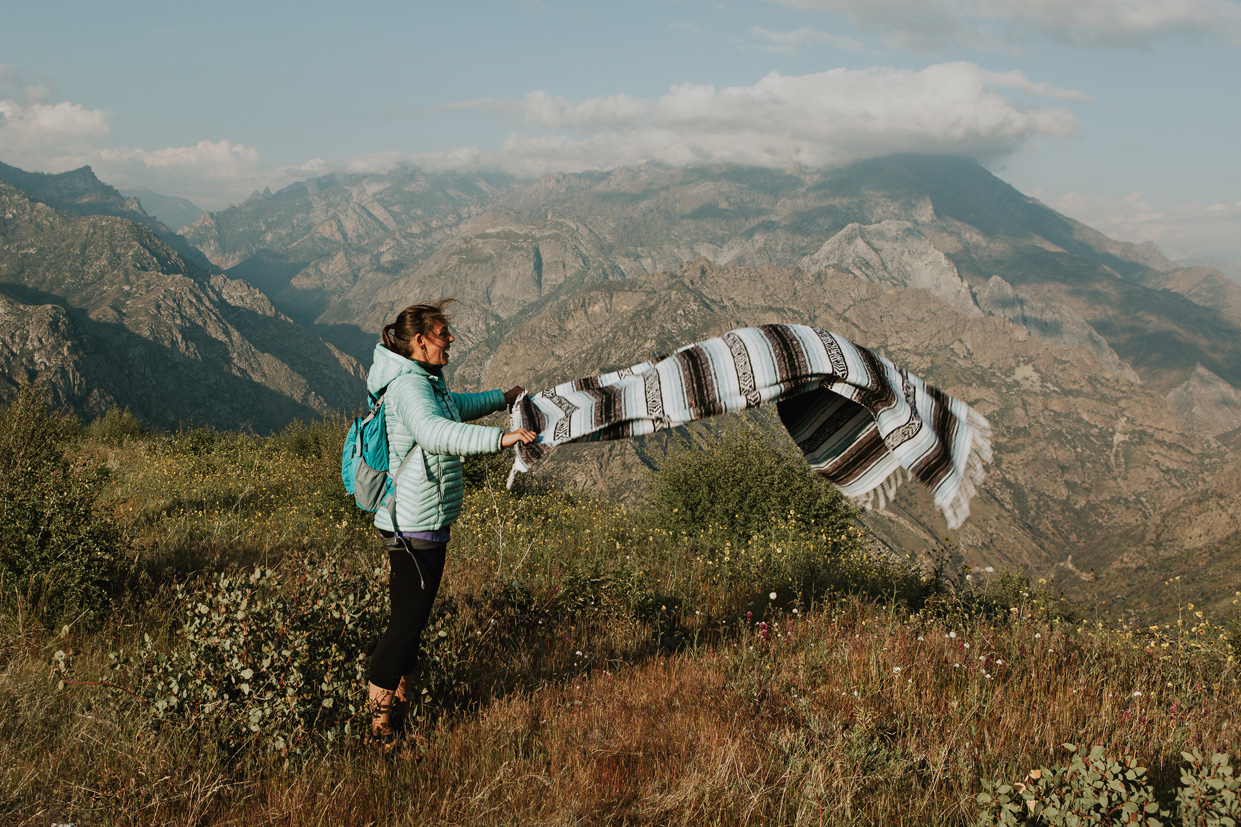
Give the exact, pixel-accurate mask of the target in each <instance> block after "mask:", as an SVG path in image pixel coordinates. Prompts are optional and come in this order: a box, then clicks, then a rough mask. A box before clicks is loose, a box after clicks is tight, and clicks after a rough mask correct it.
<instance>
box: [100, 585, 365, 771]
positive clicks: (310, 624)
mask: <svg viewBox="0 0 1241 827" xmlns="http://www.w3.org/2000/svg"><path fill="white" fill-rule="evenodd" d="M385 584H386V578H385V577H384V571H383V569H378V570H375V571H373V572H359V571H354V572H343V571H341V569H340V567H339V566H338V565H327V564H325V565H321V566H310V565H308V564H306V563H302V564H300V566H297V567H295V568H294V569H293V573H292V576H284V575H281V574H279V573H277V572H276V571H274V570H272V569H268V568H261V567H260V568H256V569H254V571H253V572H252V573H251V574H250V575H248V576H246V575H244V574H241V575H238V574H230V573H224V572H217V573H216V574H215V575H214V576H213V577H212V578H211V580H210V582H209V583H207V584H206V585H205V586H203V587H200V588H197V589H188V588H185V587H183V586H180V585H178V586H177V587H176V598H177V603H178V605H179V606H180V607H181V611H182V612H183V615H184V621H183V624H182V626H181V629H180V630H179V632H178V637H179V638H180V640H179V641H178V645H177V646H175V647H173V648H172V649H171V650H170V651H161V650H160V649H159V647H158V646H157V644H156V643H155V641H154V640H152V638H151V637H150V635H147V636H145V638H144V646H143V647H142V648H141V649H139V650H138V651H137V652H136V653H132V654H131V653H126V652H124V651H120V652H114V653H113V655H112V661H113V669H115V670H117V671H118V672H119V673H121V677H120V679H119V680H120V681H121V682H122V683H124V684H127V685H128V686H129V687H132V688H133V692H134V693H135V694H136V695H137V696H139V697H140V698H141V699H142V700H143V701H144V702H145V704H146V708H147V710H148V711H149V713H150V714H151V715H152V716H153V718H154V719H155V720H156V721H161V722H169V723H172V722H181V723H184V724H187V725H190V726H194V727H204V728H214V729H215V731H216V732H217V733H218V735H219V737H220V739H221V740H222V741H223V742H224V743H225V744H228V745H230V746H233V747H235V748H243V747H247V746H253V745H258V746H262V747H266V748H271V749H276V750H280V751H286V750H298V749H300V748H302V747H304V746H306V745H307V744H308V743H310V741H311V736H312V735H315V734H317V735H319V736H322V737H324V738H326V739H328V740H332V739H335V738H336V737H338V736H339V735H341V734H345V733H349V732H351V731H353V730H354V728H355V727H356V726H357V725H356V724H354V723H353V721H354V719H355V718H357V717H358V716H359V715H361V714H362V712H363V709H362V706H363V700H364V698H365V692H364V687H365V686H366V675H367V657H366V652H367V649H368V645H369V644H371V643H372V642H373V641H374V639H375V638H376V637H377V635H378V632H379V628H380V626H381V625H382V624H383V622H384V619H385V618H386V616H387V610H388V607H387V590H386V588H385V587H384V586H385Z"/></svg>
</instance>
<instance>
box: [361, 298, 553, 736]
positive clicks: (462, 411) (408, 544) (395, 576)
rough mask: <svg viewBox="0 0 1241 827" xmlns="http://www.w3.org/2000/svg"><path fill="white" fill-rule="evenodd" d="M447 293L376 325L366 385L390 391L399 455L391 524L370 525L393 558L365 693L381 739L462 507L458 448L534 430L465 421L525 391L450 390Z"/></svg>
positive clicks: (408, 673) (507, 440)
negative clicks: (385, 612) (378, 332)
mask: <svg viewBox="0 0 1241 827" xmlns="http://www.w3.org/2000/svg"><path fill="white" fill-rule="evenodd" d="M450 301H452V300H451V299H449V300H445V301H441V302H439V303H438V304H418V305H413V306H411V307H407V308H405V309H404V310H402V311H401V313H400V315H399V316H397V318H396V321H395V322H393V323H392V324H390V325H388V326H387V327H385V328H384V329H383V342H382V343H377V344H376V345H375V356H374V362H373V363H372V365H371V370H370V374H369V376H368V377H367V380H366V386H367V388H368V389H369V390H370V391H371V393H378V392H379V391H380V390H381V389H382V388H384V387H387V389H388V390H387V393H386V394H385V396H384V400H385V401H384V408H385V411H386V419H387V428H388V451H389V463H390V465H389V467H391V468H399V467H401V463H402V462H403V461H404V462H405V467H404V469H403V470H402V471H401V472H400V474H399V475H398V477H397V481H396V494H395V496H396V524H395V525H394V524H393V521H392V516H391V515H390V514H389V510H388V509H387V508H381V509H379V511H377V512H376V514H375V527H376V528H378V529H379V534H380V536H381V537H382V538H383V543H384V546H385V548H386V549H387V550H388V559H389V561H390V563H391V573H390V580H389V586H388V591H389V594H390V596H391V602H392V611H391V615H390V616H389V618H388V628H387V630H386V631H385V632H384V634H383V637H381V638H380V639H379V644H378V645H377V646H376V647H375V651H374V653H373V654H372V655H371V663H370V676H369V678H370V686H369V687H368V699H369V703H370V706H371V711H372V716H373V717H372V729H373V731H374V734H375V735H376V736H378V737H379V738H381V739H384V740H390V739H391V738H392V737H393V736H394V728H393V725H392V718H391V714H392V707H393V704H394V702H402V703H406V702H408V701H409V700H410V694H411V693H412V691H413V685H414V677H415V675H416V673H417V667H418V654H419V652H418V641H419V638H420V636H421V635H422V630H423V627H424V626H426V624H427V618H428V617H430V614H431V604H432V602H433V601H434V600H435V594H436V592H437V591H438V590H439V585H440V578H441V576H442V575H443V573H444V555H445V549H446V548H447V545H448V538H449V532H450V529H451V528H452V523H453V521H454V520H456V519H457V515H459V514H460V513H461V500H462V494H463V490H462V480H461V460H462V455H465V454H487V453H496V452H498V451H500V450H501V449H503V448H508V447H511V446H513V445H516V444H517V443H523V444H525V443H530V442H533V441H534V439H535V434H534V432H533V431H530V430H527V429H524V428H522V429H518V430H515V431H509V432H508V433H505V432H504V430H503V429H501V428H488V427H484V426H480V425H467V424H464V421H465V420H470V419H477V418H478V417H480V416H484V415H486V414H489V413H492V412H495V411H502V410H505V408H507V407H510V406H512V404H513V402H514V400H516V399H517V397H518V395H519V394H520V393H521V392H522V389H521V388H520V387H515V388H512V389H511V390H509V391H507V392H504V391H500V390H492V391H485V392H483V393H452V392H450V391H449V390H448V386H447V385H446V384H445V383H444V376H443V368H444V365H446V364H448V353H449V349H450V348H451V346H452V343H453V341H454V338H453V335H452V333H451V332H449V329H448V319H447V317H446V316H445V314H444V307H445V306H446V305H447V304H448V303H449V302H450ZM411 452H412V454H411ZM407 455H409V456H408V459H407Z"/></svg>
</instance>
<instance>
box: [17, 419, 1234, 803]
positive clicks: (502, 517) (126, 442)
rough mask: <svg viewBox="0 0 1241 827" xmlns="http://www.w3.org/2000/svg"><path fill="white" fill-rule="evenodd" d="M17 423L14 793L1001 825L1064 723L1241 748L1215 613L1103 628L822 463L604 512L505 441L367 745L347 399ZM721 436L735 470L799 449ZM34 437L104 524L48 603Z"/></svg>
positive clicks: (1161, 745)
mask: <svg viewBox="0 0 1241 827" xmlns="http://www.w3.org/2000/svg"><path fill="white" fill-rule="evenodd" d="M23 405H24V407H23ZM0 426H2V427H0V464H3V466H4V467H3V468H0V471H3V472H4V473H3V478H4V479H5V480H7V481H9V482H6V485H9V486H10V487H8V488H6V489H5V492H4V493H5V498H4V501H5V503H6V506H5V509H4V511H3V512H2V513H0V530H2V531H3V534H2V535H0V543H3V545H0V565H3V566H5V568H4V569H3V574H0V577H3V578H4V581H3V587H4V589H3V597H2V598H0V822H3V823H5V824H30V825H36V824H37V825H45V824H48V823H53V822H54V823H76V824H144V825H146V824H165V823H175V824H213V825H225V824H247V825H249V824H289V825H294V824H297V825H300V824H333V825H336V824H346V825H352V824H358V825H362V824H377V823H382V824H422V823H445V824H480V825H483V824H486V825H492V824H551V823H557V824H561V823H592V824H593V823H599V824H669V823H675V824H704V823H705V824H753V825H768V824H807V825H815V824H970V823H975V822H978V823H990V822H986V821H985V818H986V817H988V816H987V815H986V813H985V812H984V813H983V817H984V820H983V821H979V818H980V809H979V808H980V805H979V804H978V803H977V801H976V797H977V796H978V795H979V793H980V792H982V790H983V782H984V781H990V780H992V779H994V780H1007V781H1008V782H1009V783H1011V782H1015V781H1019V780H1021V779H1022V778H1024V777H1025V776H1026V774H1027V773H1028V772H1029V771H1030V770H1032V769H1034V768H1036V767H1044V766H1048V765H1055V764H1068V758H1069V755H1068V753H1067V752H1066V750H1065V748H1064V747H1063V746H1062V744H1064V743H1066V742H1071V743H1074V744H1082V745H1095V744H1099V745H1102V747H1103V748H1104V750H1105V751H1106V753H1107V754H1108V755H1112V756H1119V755H1130V756H1133V757H1134V758H1135V759H1136V760H1137V761H1138V762H1140V763H1141V764H1142V765H1143V766H1145V767H1147V768H1149V781H1150V782H1151V783H1152V784H1153V786H1154V790H1155V791H1156V792H1157V793H1158V795H1159V796H1160V799H1159V803H1160V804H1161V805H1162V806H1164V807H1165V808H1169V809H1172V810H1175V809H1176V807H1177V804H1176V803H1175V802H1174V801H1173V796H1174V795H1175V793H1176V789H1177V787H1178V785H1179V779H1180V770H1179V767H1180V765H1181V764H1182V758H1181V752H1182V751H1183V750H1187V749H1193V748H1197V749H1199V750H1201V751H1203V752H1206V753H1208V754H1209V753H1210V752H1212V751H1215V750H1219V751H1232V750H1233V749H1235V747H1236V742H1237V737H1238V735H1237V731H1236V730H1237V726H1238V724H1237V722H1238V720H1241V716H1238V711H1239V710H1241V691H1239V690H1238V688H1237V683H1236V679H1237V675H1238V669H1237V664H1236V661H1235V658H1234V653H1233V641H1234V636H1233V634H1232V633H1231V632H1230V631H1228V630H1226V629H1223V628H1220V626H1219V625H1218V623H1219V622H1222V620H1224V618H1222V617H1221V618H1198V617H1196V616H1194V614H1193V612H1189V613H1187V614H1186V622H1184V623H1183V624H1182V625H1180V626H1177V625H1171V626H1170V627H1168V628H1159V629H1150V628H1143V629H1127V628H1124V627H1117V628H1112V627H1107V626H1104V625H1101V624H1100V623H1098V622H1097V621H1096V620H1095V619H1094V618H1093V616H1087V617H1081V616H1077V615H1080V614H1081V613H1080V612H1078V613H1077V615H1075V614H1074V612H1073V611H1072V610H1071V609H1070V608H1069V607H1068V606H1067V604H1066V603H1065V602H1064V601H1063V600H1062V599H1061V598H1060V597H1059V596H1057V595H1056V594H1055V593H1054V592H1052V591H1050V590H1049V589H1048V588H1047V587H1046V585H1045V584H1040V583H1031V582H1028V581H1025V580H1023V579H1021V578H1019V577H1016V576H1013V575H1008V574H1003V573H994V572H973V573H968V572H964V571H959V572H958V571H954V570H953V569H952V568H951V567H950V566H948V565H947V564H946V562H945V561H944V560H943V559H940V560H938V561H936V560H916V559H913V558H912V557H911V558H900V557H898V558H893V557H891V556H885V555H880V554H878V553H876V552H874V551H873V550H871V549H870V547H869V546H868V545H867V543H866V542H865V538H864V537H863V536H862V535H861V534H860V533H859V532H858V531H857V530H856V528H854V525H853V522H852V517H851V515H850V512H849V511H848V509H847V508H845V507H844V506H843V504H842V503H840V502H839V501H838V500H833V499H832V497H831V495H830V494H822V492H819V494H816V491H815V489H814V487H813V486H814V483H813V481H811V482H804V483H803V482H798V481H796V480H795V478H794V477H789V478H782V481H781V482H779V484H778V486H777V487H775V488H774V489H773V492H772V496H770V497H769V498H767V500H766V501H762V502H759V503H758V504H757V505H752V506H751V507H750V510H748V511H746V512H745V513H744V514H742V513H739V512H737V513H734V516H733V518H732V519H731V520H730V519H729V517H728V515H727V514H726V513H723V512H719V511H718V510H717V511H711V508H712V507H713V503H714V500H715V497H714V494H713V493H712V492H709V491H708V492H702V491H701V488H702V487H701V485H698V484H695V483H693V482H692V481H693V480H694V478H695V475H694V473H691V472H687V473H684V474H681V475H680V476H679V477H677V476H669V477H665V478H662V483H661V485H662V487H661V486H660V485H656V486H654V487H653V488H652V489H651V490H652V492H653V493H652V497H654V498H655V501H654V502H652V504H651V505H650V506H649V507H648V506H642V507H637V508H633V509H629V510H623V509H620V508H616V507H612V506H608V505H605V504H601V503H599V502H597V501H593V500H589V499H585V498H582V497H580V496H574V495H571V494H567V493H564V492H561V491H557V490H554V489H549V488H546V487H537V486H535V487H530V488H527V489H525V490H519V491H516V492H508V491H505V490H504V489H503V487H502V485H501V484H500V480H501V479H502V475H503V471H504V468H503V462H502V461H499V460H497V461H494V462H474V463H472V464H471V466H470V469H469V472H470V473H469V480H470V481H469V492H468V495H467V502H466V509H465V516H464V517H463V518H462V520H461V521H460V522H459V523H458V525H457V526H456V528H455V529H454V537H453V542H452V546H451V547H450V561H449V566H448V571H447V574H446V579H445V587H444V589H443V591H442V592H441V598H440V600H439V602H438V604H437V610H436V613H435V615H434V617H433V618H432V622H431V626H430V628H429V631H428V642H427V668H426V671H425V674H424V679H423V684H422V689H423V690H424V691H423V693H422V697H423V699H424V702H423V704H421V705H420V707H419V709H418V711H417V714H416V715H415V716H414V718H413V719H412V721H411V722H410V724H409V729H408V733H407V736H406V738H405V740H404V742H403V744H404V746H403V747H402V750H401V754H400V755H393V756H385V755H382V754H380V753H379V752H378V751H377V750H376V748H375V747H373V746H372V745H370V744H368V743H366V742H365V741H363V740H361V739H360V738H359V737H358V733H359V731H360V730H364V729H365V716H364V715H363V714H362V713H361V711H360V710H359V709H358V708H357V706H358V705H359V704H360V703H361V701H362V696H363V692H362V685H361V683H360V681H358V680H357V679H356V674H357V667H358V665H359V664H360V663H362V662H363V658H364V654H363V650H364V649H365V646H366V644H367V642H368V641H373V640H374V638H375V636H376V635H377V633H378V630H379V626H380V624H381V623H382V619H383V614H384V612H385V611H386V608H385V600H386V595H385V589H384V583H385V573H384V562H385V561H384V560H383V559H382V557H381V550H380V548H379V547H378V545H377V543H376V542H375V540H374V537H373V532H372V531H371V530H370V529H369V527H368V520H367V519H366V517H365V515H363V514H361V512H358V511H357V509H355V508H353V506H352V505H351V504H350V503H349V502H348V501H347V500H346V499H345V496H344V494H343V491H341V490H340V488H339V482H338V479H337V471H336V461H337V459H336V451H337V441H338V439H339V431H340V430H342V429H343V424H342V423H335V424H334V425H332V424H329V425H327V426H323V427H315V428H308V427H305V426H297V427H294V428H291V429H289V430H286V431H284V432H282V433H280V434H277V435H275V436H272V437H267V438H260V437H256V436H253V435H246V434H230V433H220V432H215V431H209V430H195V431H182V432H178V433H154V434H149V433H144V432H143V431H142V429H141V427H140V426H139V425H138V424H137V423H136V421H134V420H133V419H132V418H129V417H126V416H124V415H122V414H113V415H111V416H110V417H108V418H107V419H105V420H102V421H101V422H99V423H96V424H95V425H93V426H90V427H88V428H85V429H83V428H81V427H80V426H75V424H74V423H73V422H72V421H69V420H64V419H61V418H59V417H57V416H55V415H54V414H51V413H49V412H47V411H45V410H43V409H41V408H40V407H39V406H38V404H37V403H36V402H31V401H29V400H26V401H25V402H23V403H21V404H16V405H13V406H9V407H8V408H5V409H4V410H3V416H0ZM728 439H729V440H730V442H729V443H728V444H727V446H726V447H727V448H729V449H733V450H729V451H724V452H722V453H721V454H719V455H716V456H715V457H714V458H713V459H712V461H713V462H716V463H717V464H716V465H712V466H709V468H711V469H713V470H712V471H711V473H713V474H715V475H717V476H722V477H728V478H729V480H730V485H737V484H745V481H746V476H745V474H746V469H747V468H748V467H751V466H753V465H755V464H760V465H762V466H763V467H764V468H766V469H768V470H770V469H779V468H782V467H783V468H786V469H787V468H790V467H791V466H787V465H785V464H784V463H783V461H782V458H781V457H780V456H779V455H778V454H777V455H772V457H773V458H771V459H769V460H768V459H763V458H762V457H761V455H760V454H758V453H751V454H746V453H745V451H755V452H756V451H758V449H759V447H761V446H763V445H765V444H766V443H765V442H764V441H763V438H762V435H761V434H758V435H754V434H748V433H746V432H745V431H744V429H739V430H735V431H734V432H733V433H732V434H731V435H730V436H729V437H728ZM32 446H33V447H32ZM738 446H740V447H741V448H744V449H745V450H744V451H738V450H735V449H737V448H738ZM36 449H37V450H36ZM730 455H744V456H748V457H749V459H747V460H746V462H745V463H744V464H741V463H733V464H732V465H730V464H729V462H728V457H729V456H730ZM39 458H42V459H41V460H40V461H41V462H43V463H44V466H43V467H45V468H51V467H54V468H59V469H60V471H61V472H62V473H63V475H64V476H63V478H62V479H63V480H67V481H69V482H67V483H65V485H66V486H69V490H72V491H74V492H77V493H76V495H75V497H76V498H75V499H73V502H72V503H71V504H72V505H73V506H74V507H75V508H78V509H79V510H78V511H77V512H75V513H76V514H77V515H78V517H77V519H76V521H75V525H76V528H80V529H87V528H92V530H93V529H99V532H98V533H96V534H90V535H89V536H91V537H94V538H95V549H96V551H97V552H99V554H101V555H103V556H102V557H96V558H92V560H91V561H90V562H91V565H98V570H97V571H96V573H97V574H99V575H100V577H99V578H96V580H94V581H92V582H95V583H97V584H98V585H99V586H100V588H101V589H102V590H103V591H102V592H92V591H89V590H87V591H84V592H82V593H80V594H76V595H75V594H68V595H65V594H61V595H60V598H59V600H60V602H59V603H54V602H51V601H50V598H49V595H55V594H60V593H58V592H56V590H55V589H52V588H50V586H49V584H48V583H47V582H45V581H46V578H45V577H44V573H43V572H41V571H39V570H22V569H21V568H20V562H21V561H20V560H16V559H15V558H14V556H13V554H12V553H13V550H14V549H16V548H17V547H18V546H19V545H20V544H22V543H26V542H28V541H30V540H31V538H32V537H34V538H36V539H38V540H39V541H40V542H41V543H42V547H43V548H45V549H48V550H58V551H57V553H58V554H59V555H60V557H59V558H58V559H59V560H60V564H61V565H63V566H68V567H69V569H65V570H66V571H67V570H71V569H72V566H73V565H74V564H75V560H76V558H75V557H74V556H73V555H74V549H75V548H76V546H75V545H74V543H75V542H76V541H75V537H79V535H74V534H72V532H71V531H70V530H69V528H64V527H62V528H61V529H57V531H58V532H59V533H56V532H50V533H49V532H43V528H44V527H46V526H49V525H53V524H55V525H60V524H59V523H57V522H56V520H55V514H53V513H52V512H50V511H49V510H48V509H49V508H50V506H48V505H47V502H48V501H47V499H46V497H44V495H43V494H42V493H40V492H41V491H42V489H39V488H38V485H34V486H33V487H32V488H31V489H30V490H31V491H32V492H33V493H31V494H30V495H29V496H27V495H26V494H23V493H22V490H19V489H17V488H15V487H13V486H14V485H16V484H17V483H19V482H20V481H21V474H22V473H25V470H24V469H28V468H29V467H31V462H32V461H33V459H39ZM679 460H680V464H674V465H671V466H670V467H679V468H690V469H692V468H693V467H694V463H695V462H696V461H697V460H696V458H695V455H694V454H685V455H683V456H681V457H680V458H679ZM733 474H737V475H740V476H738V477H736V478H733V477H730V476H729V475H733ZM83 475H86V476H88V477H89V478H90V479H91V480H93V484H92V485H91V486H90V487H88V488H75V487H72V486H71V485H69V483H71V482H72V481H74V480H79V479H84V478H85V477H83ZM769 485H770V483H769ZM23 490H24V489H23ZM787 491H793V493H794V494H795V497H793V498H792V500H790V498H788V497H786V496H785V493H786V492H787ZM695 492H698V494H697V497H698V499H697V500H695V499H694V497H695ZM673 494H675V495H676V496H677V497H680V498H681V499H678V500H675V501H676V502H677V503H680V504H679V505H675V506H672V507H673V508H676V509H677V510H676V511H675V512H674V511H671V509H669V508H668V507H667V506H668V505H669V503H671V502H673V499H671V498H670V497H671V496H672V495H673ZM820 494H821V496H822V499H815V497H816V496H819V495H820ZM797 498H801V499H797ZM745 501H746V500H745V499H744V498H738V500H737V502H745ZM790 501H793V502H801V503H803V504H806V503H808V505H805V506H804V507H802V506H795V507H793V508H792V511H791V513H789V512H786V511H784V507H785V505H786V504H787V503H789V502H790ZM772 504H776V505H779V506H780V508H779V510H776V511H773V510H771V509H770V507H771V506H772ZM58 507H60V506H58ZM83 507H85V508H86V510H85V511H82V510H81V509H82V508H83ZM690 508H695V509H698V508H705V509H706V510H705V511H702V512H700V513H711V514H715V515H716V516H714V517H712V518H711V519H712V520H713V521H714V522H712V524H709V525H703V524H702V523H701V522H697V523H690V522H685V521H680V522H678V520H680V515H681V513H682V510H683V509H690ZM22 509H25V510H22ZM763 509H768V510H763ZM696 513H699V512H696ZM22 515H25V517H23V516H22ZM811 515H813V517H812V516H811ZM23 520H24V521H23ZM70 528H73V526H71V527H70ZM105 529H106V530H105ZM32 532H33V533H32ZM40 532H43V533H40ZM66 532H68V533H66ZM79 539H80V537H79ZM57 544H59V545H57ZM101 561H102V562H101ZM92 571H94V570H92ZM105 575H106V576H105ZM265 658H266V659H267V660H266V662H264V659H265ZM312 678H313V679H312ZM58 686H59V687H61V688H58ZM329 701H330V703H328V702H329ZM351 705H353V709H350V706H351ZM1048 777H1051V775H1050V774H1049V775H1048ZM1056 777H1057V778H1058V777H1059V776H1056ZM1134 778H1136V776H1131V777H1130V778H1129V780H1126V781H1125V782H1124V784H1129V785H1134V784H1138V783H1139V782H1140V781H1141V779H1140V778H1138V779H1137V780H1134ZM1065 783H1066V784H1067V783H1068V782H1065ZM1229 783H1231V782H1229ZM1122 786H1124V785H1122ZM1103 823H1112V822H1103ZM1165 823H1167V822H1165ZM1173 823H1180V822H1179V821H1178V822H1173Z"/></svg>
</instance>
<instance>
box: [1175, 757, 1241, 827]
mask: <svg viewBox="0 0 1241 827" xmlns="http://www.w3.org/2000/svg"><path fill="white" fill-rule="evenodd" d="M1181 757H1182V758H1184V759H1185V760H1186V761H1187V762H1188V766H1186V767H1184V768H1182V770H1181V785H1182V786H1181V789H1180V791H1179V792H1178V793H1177V795H1176V807H1177V812H1178V814H1179V815H1180V817H1181V820H1182V822H1184V823H1185V824H1193V825H1202V827H1235V825H1236V824H1237V823H1238V822H1239V821H1241V800H1239V799H1238V796H1237V790H1238V788H1241V779H1238V778H1237V777H1236V776H1235V775H1233V773H1232V763H1231V761H1230V760H1229V758H1228V755H1227V754H1226V753H1218V752H1217V753H1215V754H1214V755H1212V756H1211V757H1210V759H1207V758H1204V757H1203V755H1202V753H1200V752H1198V750H1197V749H1195V750H1193V751H1192V752H1182V753H1181Z"/></svg>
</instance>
